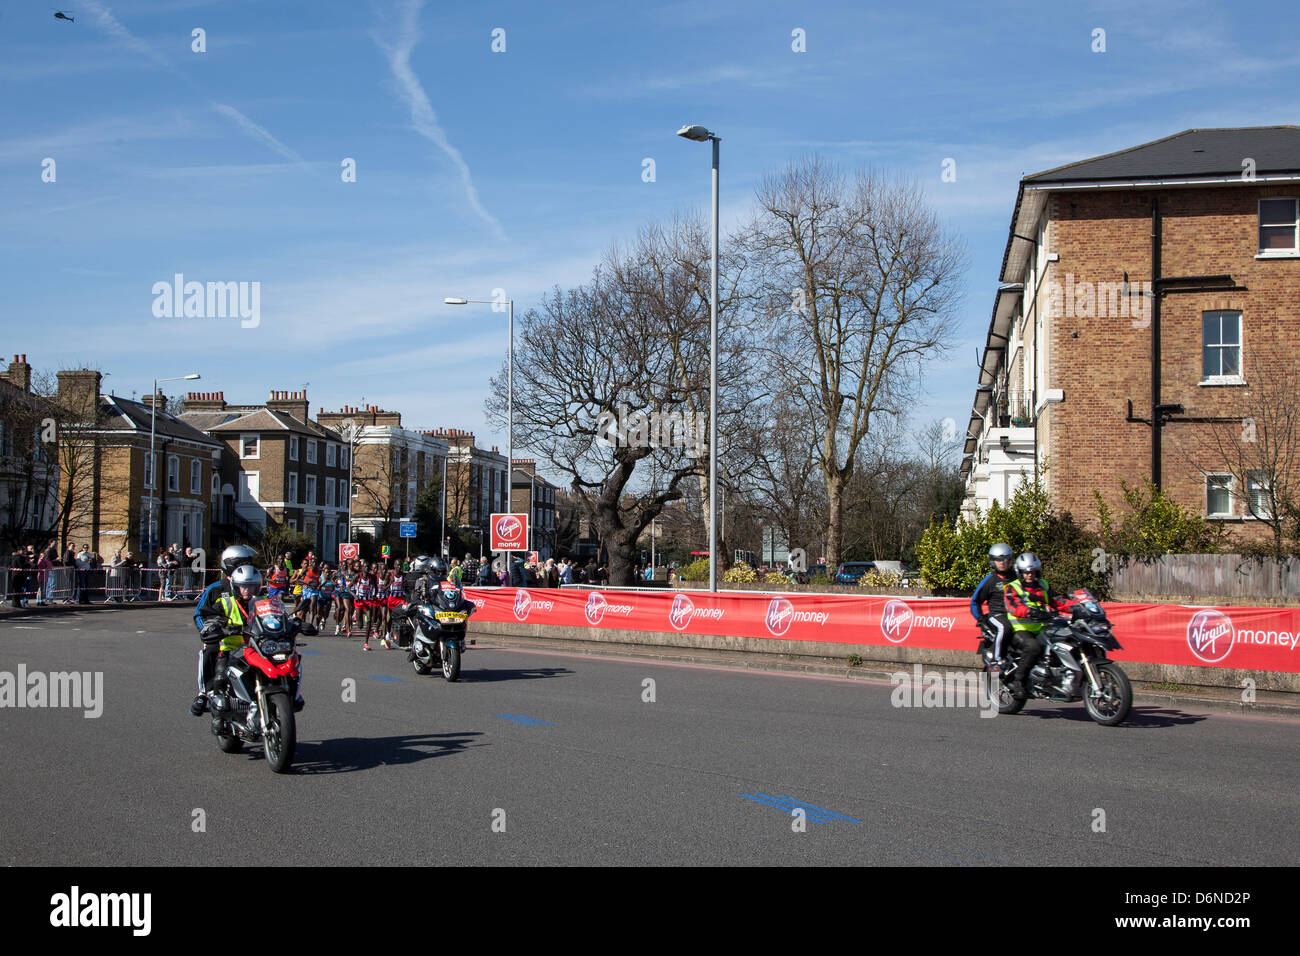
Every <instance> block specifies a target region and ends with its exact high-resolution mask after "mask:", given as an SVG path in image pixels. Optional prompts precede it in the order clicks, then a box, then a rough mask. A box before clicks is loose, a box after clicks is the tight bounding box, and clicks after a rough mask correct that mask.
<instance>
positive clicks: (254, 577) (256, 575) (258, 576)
mask: <svg viewBox="0 0 1300 956" xmlns="http://www.w3.org/2000/svg"><path fill="white" fill-rule="evenodd" d="M230 584H231V586H232V587H235V588H252V589H253V593H254V594H256V593H257V591H258V589H259V588H261V586H262V572H261V571H259V570H257V568H255V567H253V566H252V565H251V564H241V565H240V566H239V567H237V568H235V571H234V573H233V574H231V575H230Z"/></svg>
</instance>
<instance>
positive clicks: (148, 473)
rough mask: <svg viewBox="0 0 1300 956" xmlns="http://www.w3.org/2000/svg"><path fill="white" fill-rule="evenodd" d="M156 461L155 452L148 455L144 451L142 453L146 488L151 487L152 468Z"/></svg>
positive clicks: (156, 455)
mask: <svg viewBox="0 0 1300 956" xmlns="http://www.w3.org/2000/svg"><path fill="white" fill-rule="evenodd" d="M157 460H158V453H157V452H152V453H150V452H147V451H146V452H145V453H144V486H145V487H146V488H152V487H153V466H154V464H155V463H156V462H157Z"/></svg>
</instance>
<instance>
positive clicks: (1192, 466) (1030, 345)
mask: <svg viewBox="0 0 1300 956" xmlns="http://www.w3.org/2000/svg"><path fill="white" fill-rule="evenodd" d="M999 280H1000V284H999V287H998V289H997V292H996V294H995V295H994V297H993V308H992V315H991V317H990V321H989V328H988V333H987V337H986V340H985V345H984V350H983V355H982V360H981V364H980V369H979V379H978V382H977V383H976V392H975V398H974V401H973V405H972V408H971V413H970V420H969V425H968V428H967V431H966V437H965V449H964V459H963V461H962V464H961V474H962V477H963V479H964V480H965V485H966V495H965V502H964V509H963V510H964V511H965V513H966V514H967V515H968V516H969V515H973V514H974V513H975V512H976V510H977V509H978V510H987V509H988V507H989V506H990V505H991V503H992V502H994V501H998V502H1006V501H1007V499H1008V498H1010V496H1011V495H1013V494H1014V493H1015V490H1016V488H1017V486H1018V485H1019V483H1020V482H1022V481H1025V480H1026V479H1027V478H1028V477H1030V476H1031V475H1032V474H1033V473H1034V470H1035V469H1036V468H1046V472H1045V479H1046V484H1047V488H1048V490H1049V491H1050V493H1051V495H1052V499H1053V501H1054V503H1055V504H1056V505H1057V506H1058V507H1059V508H1062V509H1064V510H1068V511H1071V512H1072V513H1073V514H1074V515H1075V516H1076V518H1080V519H1083V520H1088V519H1089V518H1090V517H1091V516H1092V515H1094V514H1095V512H1096V499H1095V496H1094V489H1096V490H1097V491H1099V492H1100V493H1101V496H1102V499H1103V500H1104V501H1105V502H1106V504H1107V505H1109V506H1110V507H1112V508H1117V507H1119V506H1120V504H1121V501H1120V495H1121V491H1120V488H1121V482H1122V481H1124V482H1127V483H1128V484H1129V485H1130V486H1141V485H1142V484H1143V481H1144V480H1150V481H1151V482H1153V483H1154V484H1155V485H1156V486H1158V487H1160V488H1162V489H1163V490H1164V491H1165V492H1166V493H1167V494H1169V495H1170V496H1171V497H1172V498H1173V499H1174V500H1176V501H1177V502H1178V503H1179V504H1181V505H1182V506H1183V507H1185V508H1187V509H1189V510H1191V511H1192V512H1194V513H1196V514H1199V515H1202V516H1204V517H1206V518H1208V519H1212V520H1214V521H1217V522H1222V523H1224V524H1225V525H1226V526H1227V527H1228V528H1229V530H1230V531H1231V533H1232V534H1233V536H1234V537H1236V538H1237V539H1239V540H1243V541H1244V540H1249V539H1259V538H1262V537H1266V536H1267V535H1268V534H1269V533H1270V528H1269V525H1270V522H1271V521H1273V519H1274V513H1275V510H1276V508H1277V505H1278V503H1277V501H1275V500H1274V499H1275V493H1276V497H1277V498H1281V497H1283V495H1282V492H1283V490H1284V489H1286V490H1288V491H1290V492H1294V491H1296V490H1300V460H1298V459H1300V375H1298V374H1297V369H1298V368H1300V127H1296V126H1281V127H1260V128H1239V129H1192V130H1186V131H1184V132H1181V133H1178V134H1175V135H1172V136H1169V137H1166V138H1164V139H1161V140H1156V141H1154V142H1150V143H1144V144H1142V145H1139V146H1135V147H1132V148H1130V149H1125V150H1121V151H1119V152H1115V153H1110V154H1107V155H1104V156H1098V157H1095V158H1092V159H1085V160H1081V161H1079V162H1075V163H1071V164H1069V165H1066V166H1061V167H1059V168H1056V169H1051V170H1048V171H1046V172H1042V173H1037V174H1035V175H1031V176H1026V177H1025V178H1023V179H1022V180H1021V182H1020V187H1019V191H1018V193H1017V196H1016V203H1015V208H1014V210H1013V211H1012V215H1011V223H1010V228H1009V230H1008V236H1007V241H1006V248H1005V252H1004V254H1003V258H1002V268H1001V272H1000V274H999Z"/></svg>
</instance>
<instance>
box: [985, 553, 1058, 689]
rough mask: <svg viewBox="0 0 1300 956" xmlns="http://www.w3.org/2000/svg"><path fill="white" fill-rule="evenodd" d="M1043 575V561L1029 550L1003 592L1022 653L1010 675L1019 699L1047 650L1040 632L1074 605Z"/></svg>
mask: <svg viewBox="0 0 1300 956" xmlns="http://www.w3.org/2000/svg"><path fill="white" fill-rule="evenodd" d="M1042 573H1043V562H1042V561H1040V560H1038V555H1036V554H1033V553H1031V552H1029V551H1026V552H1025V553H1024V554H1022V555H1021V556H1020V557H1018V558H1016V576H1015V578H1014V579H1013V580H1011V581H1010V582H1008V584H1007V586H1006V587H1005V588H1004V589H1003V592H1002V595H1003V599H1004V600H1005V601H1006V607H1007V614H1008V615H1009V616H1010V618H1011V628H1012V640H1013V641H1015V642H1016V643H1017V646H1018V649H1019V651H1020V664H1019V666H1018V667H1017V668H1016V670H1015V672H1014V674H1012V675H1010V676H1009V679H1010V683H1011V689H1012V692H1013V693H1015V694H1016V695H1017V696H1020V695H1022V694H1025V693H1026V692H1027V688H1028V681H1029V671H1030V670H1031V669H1032V668H1033V666H1034V664H1035V663H1037V661H1038V657H1039V655H1040V654H1042V652H1043V651H1044V650H1046V644H1045V642H1044V641H1043V638H1042V637H1041V636H1040V632H1041V631H1042V630H1043V626H1044V625H1045V624H1046V623H1047V622H1048V621H1050V620H1052V618H1053V617H1055V615H1054V614H1053V613H1052V611H1053V610H1056V611H1064V610H1066V609H1067V608H1069V606H1070V605H1071V604H1072V603H1074V602H1073V601H1071V600H1070V598H1068V597H1065V596H1063V595H1060V594H1057V593H1056V592H1055V591H1053V590H1052V589H1051V587H1050V586H1049V585H1048V583H1047V582H1046V581H1044V580H1042Z"/></svg>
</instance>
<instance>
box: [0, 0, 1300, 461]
mask: <svg viewBox="0 0 1300 956" xmlns="http://www.w3.org/2000/svg"><path fill="white" fill-rule="evenodd" d="M1062 6H1064V5H1062ZM55 9H63V10H64V11H65V12H66V13H68V14H69V15H70V16H73V17H75V18H76V22H75V23H66V22H62V21H59V20H56V19H55V18H54V17H53V11H54V10H55ZM1247 9H1248V11H1249V13H1248V15H1243V12H1242V11H1243V10H1247ZM1298 10H1300V7H1297V6H1296V5H1295V4H1294V3H1283V2H1277V3H1256V4H1251V5H1250V6H1249V8H1242V7H1240V6H1239V5H1237V4H1228V3H1206V2H1167V0H1152V2H1143V3H1141V4H1136V3H1132V2H1131V0H1125V2H1091V3H1087V2H1085V3H1073V4H1070V5H1068V9H1059V8H1058V5H1054V4H1041V3H1032V2H1023V3H1022V2H995V0H993V2H986V3H979V4H973V3H967V2H932V3H925V2H916V3H910V4H890V5H888V6H887V7H884V8H875V7H874V6H868V5H866V4H863V3H851V2H844V3H838V2H837V3H813V4H808V3H765V2H755V0H744V2H707V0H698V2H687V3H667V4H654V3H643V4H609V3H594V2H593V3H563V4H538V3H522V2H521V3H483V4H475V5H464V7H463V8H462V7H458V6H453V5H451V4H440V3H424V4H420V3H416V2H407V0H401V2H373V3H366V2H357V3H353V2H342V0H323V2H317V3H290V2H276V3H271V2H268V0H224V2H221V0H218V2H186V0H167V2H163V0H118V2H106V0H89V2H87V0H79V2H78V0H68V5H67V6H65V7H62V8H56V7H53V6H51V2H50V0H42V2H30V0H18V2H11V3H8V4H6V5H5V6H4V7H3V9H2V10H0V89H3V90H4V96H3V97H2V98H0V209H3V210H4V213H3V215H2V216H0V281H2V282H3V288H4V296H3V299H0V328H3V331H4V336H3V342H0V352H2V356H0V357H3V358H4V360H5V361H7V360H8V356H9V355H11V354H13V353H18V352H24V353H26V354H27V356H28V360H29V361H31V362H32V363H33V364H34V365H35V366H37V367H38V368H50V369H53V368H59V367H74V366H76V367H84V366H87V365H89V366H93V367H99V368H101V369H103V370H104V371H106V372H111V373H112V374H111V375H110V376H109V377H108V378H107V379H106V380H105V388H106V389H112V390H114V391H116V392H117V393H119V394H124V395H129V394H131V392H132V391H136V392H140V393H143V392H146V391H148V389H149V387H150V380H151V379H152V378H154V377H155V376H159V377H166V376H171V375H182V374H185V373H188V372H192V371H197V372H200V373H201V374H202V375H203V380H202V381H200V382H195V383H185V384H186V385H188V387H190V388H193V389H195V390H202V391H218V390H220V391H224V392H225V394H226V398H227V400H228V401H235V402H247V401H264V400H265V398H266V394H267V390H268V389H270V388H277V389H297V388H301V387H302V386H303V385H304V384H306V383H310V384H309V385H308V393H309V397H310V400H311V404H312V412H313V414H315V412H316V409H317V408H320V407H322V406H323V407H325V408H327V409H336V408H338V407H340V406H341V405H343V404H345V403H347V404H360V403H362V401H363V400H364V401H365V402H368V403H375V404H378V405H381V406H383V407H385V408H391V409H396V410H399V411H401V412H402V414H403V422H404V423H405V424H408V425H411V426H414V427H421V428H432V427H438V426H450V427H458V428H468V429H472V430H474V431H475V432H476V433H477V434H478V435H479V436H480V443H481V444H491V443H498V444H500V445H502V446H503V447H504V445H505V441H504V435H503V434H502V433H499V432H497V433H494V432H492V431H491V430H490V429H489V428H488V427H487V425H486V423H485V421H484V416H483V399H484V398H485V395H486V390H487V380H488V377H489V376H490V375H491V374H493V373H495V372H496V371H497V369H498V368H499V366H500V363H501V361H502V360H503V358H504V353H505V347H506V322H505V315H504V313H495V312H493V311H492V310H491V309H490V308H488V307H486V306H467V307H459V308H457V307H451V306H446V305H444V304H443V303H442V300H443V298H444V297H445V296H464V297H469V298H481V299H486V298H490V297H491V295H492V292H493V290H494V289H497V288H501V289H504V290H505V292H506V294H507V295H508V296H510V297H512V298H513V299H514V300H515V303H516V310H517V311H518V312H522V311H524V310H526V309H528V308H529V307H531V306H532V305H533V304H534V303H535V302H536V301H537V298H538V296H539V295H540V294H542V293H543V292H545V291H546V290H547V289H549V288H550V287H551V286H552V285H555V284H559V285H561V286H567V285H572V284H576V283H578V282H582V281H584V280H585V279H586V278H588V276H589V274H590V271H591V268H592V266H593V265H594V263H595V262H596V260H597V259H598V258H599V256H600V254H601V253H602V251H604V250H605V249H606V248H607V247H608V246H609V245H610V244H611V243H612V242H614V241H616V240H624V239H627V238H629V237H631V236H632V235H633V234H634V233H635V231H636V230H637V228H638V227H639V226H641V225H642V224H644V223H646V222H648V221H650V220H653V219H656V218H667V217H668V216H670V215H671V214H672V213H673V212H674V211H675V210H678V209H688V210H690V209H693V210H695V211H698V212H701V213H703V212H705V211H706V210H707V204H708V195H709V193H708V190H709V151H708V149H707V147H705V146H701V145H698V144H693V143H689V142H687V141H685V140H682V139H679V138H678V137H676V136H675V135H674V133H675V131H676V130H677V129H678V127H680V126H681V125H682V124H685V123H701V124H704V125H707V126H708V127H709V128H711V129H713V130H715V131H716V132H717V133H718V134H719V135H721V136H722V137H723V143H722V189H723V192H722V215H723V226H724V229H725V228H726V227H727V226H728V225H734V224H736V223H738V222H740V221H741V220H742V219H743V218H744V217H745V215H746V213H747V210H748V207H749V203H750V197H751V196H752V194H753V190H754V187H755V185H756V184H757V183H758V181H759V180H760V178H761V177H762V176H763V175H764V174H765V173H768V172H773V171H776V170H778V169H780V168H781V167H782V166H784V165H785V164H786V163H788V162H789V161H791V160H792V159H798V158H800V157H802V156H805V155H808V154H810V153H813V152H820V153H821V154H823V155H825V156H826V157H828V158H830V159H832V160H834V161H836V162H839V163H841V164H843V165H845V166H848V167H852V166H856V165H862V164H871V165H874V166H876V167H878V168H880V169H883V170H888V171H892V172H897V173H901V174H903V175H905V176H910V177H913V178H914V179H915V180H916V181H918V182H919V183H920V184H921V185H922V187H923V188H924V189H925V191H926V192H927V194H928V195H929V197H930V199H931V201H932V202H933V204H934V206H935V208H936V209H937V210H938V212H939V213H940V215H941V216H942V217H943V218H944V220H945V221H946V222H947V224H948V225H949V226H950V227H951V229H952V230H954V231H955V232H956V233H958V234H960V235H961V236H962V237H963V238H964V239H965V241H966V243H967V244H968V247H969V250H970V269H969V271H968V273H967V275H966V277H965V290H966V296H965V300H964V302H963V304H962V306H961V308H960V311H959V313H958V315H957V319H958V327H959V330H960V333H959V335H958V336H957V337H955V338H954V340H953V341H952V342H951V343H950V345H951V349H950V352H949V354H948V356H947V358H945V359H943V360H941V361H939V362H936V363H935V364H934V365H933V366H932V367H931V368H930V370H929V371H928V373H927V375H926V379H925V400H924V402H923V403H922V404H921V405H920V406H919V407H918V408H917V409H916V414H915V422H916V424H923V423H924V422H926V421H929V420H933V419H938V418H943V417H951V418H953V419H954V420H955V421H956V422H957V423H959V424H964V423H965V420H966V417H967V415H968V413H969V409H970V403H971V399H972V397H973V386H974V382H975V372H976V366H975V357H974V352H975V349H976V347H977V346H980V345H982V343H983V336H984V333H985V331H986V329H987V325H988V318H989V312H990V309H991V307H992V296H993V291H994V290H995V288H996V285H997V280H998V276H997V270H998V267H999V265H1000V263H1001V257H1002V252H1003V247H1004V243H1005V240H1006V235H1007V225H1008V222H1009V219H1010V215H1011V209H1012V204H1013V203H1014V200H1015V193H1016V186H1017V182H1018V180H1019V178H1020V177H1021V175H1023V174H1028V173H1033V172H1037V171H1040V170H1043V169H1047V168H1050V167H1053V166H1057V165H1060V164H1062V163H1066V162H1072V161H1074V160H1077V159H1083V158H1086V157H1089V156H1094V155H1098V154H1101V153H1105V152H1109V151H1112V150H1115V149H1122V148H1124V147H1127V146H1132V145H1136V144H1138V143H1142V142H1146V141H1149V140H1152V139H1156V138H1159V137H1162V136H1167V135H1169V134H1171V133H1174V132H1177V131H1180V130H1183V129H1187V128H1190V127H1197V126H1201V127H1213V126H1250V125H1275V124H1285V123H1296V122H1297V121H1298V120H1297V114H1296V111H1295V104H1296V97H1295V89H1294V85H1295V79H1296V77H1297V75H1298V73H1300V69H1298V68H1300V51H1297V49H1296V47H1295V37H1296V36H1297V35H1298V34H1300V31H1298V30H1297V27H1300V12H1297V11H1298ZM497 28H500V29H502V30H504V31H505V47H506V48H505V52H503V53H496V52H493V50H492V43H493V36H492V32H493V30H494V29H497ZM1097 28H1101V29H1103V30H1105V31H1106V33H1105V42H1106V51H1105V52H1104V53H1094V52H1093V51H1092V45H1093V31H1094V29H1097ZM195 29H202V30H204V31H205V34H206V36H205V39H206V47H207V49H206V52H203V53H196V52H193V51H192V49H191V47H192V44H193V42H194V41H193V39H192V31H193V30H195ZM795 29H801V30H803V31H804V33H805V36H806V52H801V53H797V52H794V51H793V50H792V48H791V47H792V42H793V41H792V35H791V34H792V31H793V30H795ZM47 158H48V159H53V160H54V162H55V167H54V169H55V181H54V182H44V181H42V168H43V165H42V164H43V162H44V160H46V159H47ZM345 158H351V159H354V160H355V161H356V171H357V175H356V182H352V183H344V182H342V180H341V176H340V172H341V165H340V164H341V162H342V161H343V160H344V159H345ZM646 158H651V159H653V160H654V161H655V181H654V182H644V181H643V180H642V168H643V166H642V161H643V160H644V159H646ZM946 158H952V159H954V160H955V161H956V172H957V179H956V181H955V182H948V183H945V182H942V181H941V178H940V175H941V172H942V164H943V161H944V159H946ZM178 272H179V273H183V274H184V275H185V277H186V279H187V280H197V281H246V282H260V283H261V322H260V325H258V327H256V328H241V325H240V322H239V320H238V319H230V318H224V319H222V318H156V317H155V316H154V315H153V312H152V306H153V303H154V295H153V293H152V287H153V285H154V283H156V282H159V281H170V280H171V278H172V276H173V275H174V274H175V273H178ZM171 388H172V389H174V390H180V388H179V383H178V384H177V385H173V386H171ZM526 398H527V396H517V400H521V401H522V400H526ZM521 451H524V450H520V451H517V453H520V452H521ZM525 453H526V452H525Z"/></svg>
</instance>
